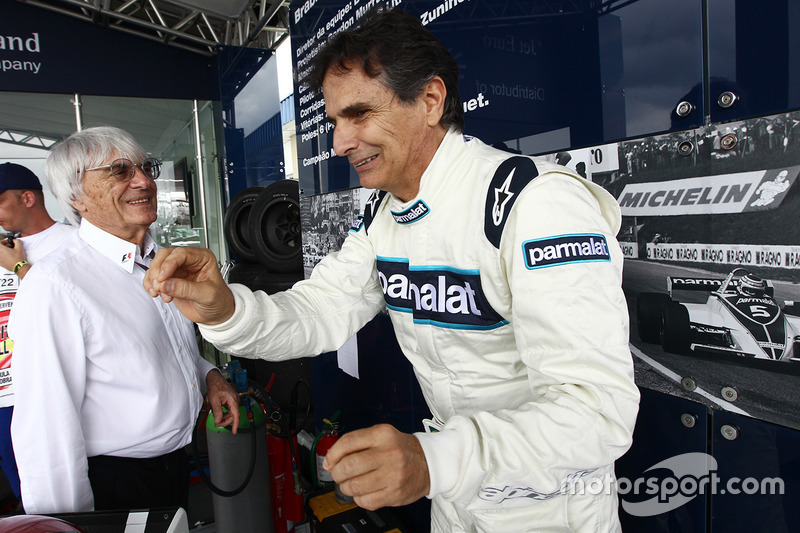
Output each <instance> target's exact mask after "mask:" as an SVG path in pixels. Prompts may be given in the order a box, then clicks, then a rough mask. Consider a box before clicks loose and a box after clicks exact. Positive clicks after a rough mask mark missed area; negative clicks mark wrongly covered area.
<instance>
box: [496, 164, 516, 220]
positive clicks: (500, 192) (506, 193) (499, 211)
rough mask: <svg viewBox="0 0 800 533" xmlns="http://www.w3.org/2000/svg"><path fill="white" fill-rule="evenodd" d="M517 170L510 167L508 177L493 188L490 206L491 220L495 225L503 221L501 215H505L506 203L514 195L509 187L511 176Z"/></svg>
mask: <svg viewBox="0 0 800 533" xmlns="http://www.w3.org/2000/svg"><path fill="white" fill-rule="evenodd" d="M515 170H517V169H516V168H512V169H511V172H509V174H508V177H507V178H506V179H505V181H504V182H503V184H502V185H500V187H497V188H495V190H494V205H493V206H492V222H494V225H495V226H499V225H500V223H501V222H502V221H503V217H504V216H505V210H506V204H508V202H509V201H510V200H511V198H512V197H513V196H514V193H513V192H511V191H510V190H509V189H510V188H511V178H513V177H514V171H515Z"/></svg>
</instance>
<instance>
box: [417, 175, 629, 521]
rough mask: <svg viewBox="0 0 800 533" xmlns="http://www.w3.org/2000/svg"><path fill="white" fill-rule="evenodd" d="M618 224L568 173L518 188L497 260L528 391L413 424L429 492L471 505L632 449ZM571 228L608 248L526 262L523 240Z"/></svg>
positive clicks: (546, 483) (548, 486)
mask: <svg viewBox="0 0 800 533" xmlns="http://www.w3.org/2000/svg"><path fill="white" fill-rule="evenodd" d="M606 216H608V217H609V218H617V220H618V216H619V215H618V211H617V212H616V213H611V214H610V215H609V214H607V215H606ZM616 226H617V223H616V221H612V223H611V224H610V223H609V221H607V220H606V219H605V218H604V217H603V215H602V213H601V207H600V205H599V204H598V201H597V200H596V199H595V197H594V195H593V194H592V193H591V192H590V191H589V190H588V189H587V188H586V186H584V185H583V184H581V183H580V182H578V181H577V180H576V179H574V178H572V177H567V176H562V175H558V174H545V175H541V176H539V177H537V178H536V179H535V180H534V181H533V182H532V183H531V184H530V185H529V186H528V187H527V188H526V189H525V190H524V191H523V192H522V193H521V194H520V198H519V199H518V201H517V203H516V205H515V206H514V208H513V211H512V213H511V215H510V218H509V221H508V223H507V225H506V228H505V232H504V235H503V240H502V242H501V250H500V261H501V265H502V268H503V270H504V271H505V273H506V277H507V280H506V281H507V283H508V287H509V289H510V292H511V294H512V295H513V298H512V307H511V313H512V317H511V324H512V327H513V328H514V336H515V341H516V345H517V350H518V353H519V357H520V359H521V361H522V363H523V364H524V365H525V366H526V367H527V373H528V384H529V389H530V392H531V399H530V401H528V402H526V403H523V404H522V405H520V406H519V407H517V408H516V409H508V410H498V411H494V412H478V413H476V414H474V415H472V416H470V417H469V418H466V417H463V416H455V417H452V418H451V419H450V420H448V421H447V422H446V424H445V426H444V428H443V430H442V431H441V432H439V433H419V434H416V435H417V438H418V439H419V440H420V442H421V444H422V446H423V449H424V451H425V455H426V459H427V460H428V464H429V468H430V474H431V476H430V477H431V492H430V493H429V495H428V496H429V497H433V496H436V495H438V494H441V495H442V496H443V497H444V498H445V499H446V500H449V501H455V502H459V503H462V504H464V505H468V506H470V507H473V508H475V507H484V506H486V507H489V506H488V502H490V501H492V500H493V501H494V502H495V503H497V502H501V501H502V498H503V497H504V496H503V494H502V492H503V490H504V489H505V490H510V489H524V490H530V491H533V492H535V493H536V494H537V495H539V496H545V495H552V494H557V493H559V491H561V490H563V487H564V484H565V482H568V481H569V480H570V479H574V478H575V477H576V476H580V475H582V474H583V473H584V472H590V471H592V470H593V469H596V468H600V467H604V466H607V465H610V464H612V463H613V462H614V461H615V460H616V459H617V458H618V457H619V456H621V455H622V454H623V453H624V452H625V451H626V450H627V449H628V447H629V446H630V443H631V435H632V432H633V426H634V423H635V420H636V414H637V411H638V400H639V392H638V389H637V388H636V386H635V384H634V380H633V363H632V359H631V355H630V350H629V348H628V311H627V305H626V301H625V296H624V294H623V292H622V288H621V281H622V254H621V250H620V248H619V245H618V244H617V241H616V239H615V235H614V233H615V232H616ZM612 227H614V228H615V229H614V230H612V229H611V228H612ZM573 235H577V236H587V235H601V236H602V237H603V238H604V239H605V241H606V242H607V243H608V249H609V255H610V260H608V261H580V260H571V261H563V262H560V263H559V262H555V263H553V264H552V265H551V266H545V267H541V268H532V265H528V264H526V257H525V246H524V243H526V242H528V241H539V243H546V242H548V240H549V239H555V240H554V241H551V242H556V240H557V239H558V238H560V237H564V236H573ZM596 240H597V239H596ZM534 266H536V265H534ZM510 483H511V485H510ZM518 492H519V491H518Z"/></svg>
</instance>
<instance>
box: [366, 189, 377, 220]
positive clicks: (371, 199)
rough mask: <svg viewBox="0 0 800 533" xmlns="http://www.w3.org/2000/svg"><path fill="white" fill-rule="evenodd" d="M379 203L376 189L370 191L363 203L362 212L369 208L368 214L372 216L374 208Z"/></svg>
mask: <svg viewBox="0 0 800 533" xmlns="http://www.w3.org/2000/svg"><path fill="white" fill-rule="evenodd" d="M379 203H380V198H379V196H378V191H375V192H373V193H372V195H371V196H370V197H369V200H367V203H366V204H365V205H364V212H366V210H367V209H369V214H370V216H374V215H375V209H377V207H378V204H379Z"/></svg>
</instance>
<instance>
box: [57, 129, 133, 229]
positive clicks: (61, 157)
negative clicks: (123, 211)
mask: <svg viewBox="0 0 800 533" xmlns="http://www.w3.org/2000/svg"><path fill="white" fill-rule="evenodd" d="M115 153H116V154H117V155H118V156H119V157H126V158H128V159H130V160H131V161H134V162H137V161H141V160H143V159H144V158H146V157H147V154H146V152H145V151H144V149H143V148H142V147H141V146H140V145H139V143H137V142H136V141H135V140H134V139H133V137H131V135H130V134H129V133H128V132H126V131H125V130H122V129H120V128H114V127H111V126H97V127H93V128H86V129H85V130H82V131H77V132H75V133H73V134H72V135H70V136H69V137H67V138H66V139H64V140H63V141H61V142H59V143H58V144H56V145H55V146H53V148H51V149H50V156H49V157H48V158H47V161H46V162H45V167H44V174H45V178H46V179H47V184H48V185H49V187H50V192H52V193H53V196H55V197H56V200H58V203H59V205H61V209H62V210H63V211H64V213H65V215H66V217H67V220H69V222H70V223H71V224H73V225H75V226H77V225H79V224H80V222H81V216H80V214H79V213H78V211H77V209H75V206H74V205H73V203H74V201H75V200H77V199H78V198H80V197H82V196H84V195H85V194H86V193H85V191H84V189H83V172H84V169H87V168H92V167H97V166H100V165H102V164H103V162H104V161H106V160H107V159H108V158H109V157H111V155H112V154H115Z"/></svg>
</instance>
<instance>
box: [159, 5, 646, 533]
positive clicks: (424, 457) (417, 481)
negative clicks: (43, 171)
mask: <svg viewBox="0 0 800 533" xmlns="http://www.w3.org/2000/svg"><path fill="white" fill-rule="evenodd" d="M364 20H365V21H364V22H363V24H362V25H361V26H360V27H358V28H355V29H348V30H345V31H342V32H340V33H338V34H336V35H335V36H333V37H332V38H331V39H330V40H329V41H328V43H327V44H326V46H325V48H323V49H322V50H321V51H320V52H319V53H318V54H317V55H316V56H315V57H314V59H313V60H312V66H311V73H310V75H309V76H308V77H307V78H306V80H305V81H306V82H307V83H308V84H309V85H310V89H311V90H320V89H321V91H322V94H323V96H324V98H325V110H326V113H327V116H328V120H329V121H330V122H331V123H332V124H334V126H335V129H334V132H333V148H334V150H335V152H336V154H337V155H340V156H343V157H347V159H348V161H349V162H350V164H352V165H353V167H354V168H355V171H356V172H357V173H358V175H359V179H360V182H361V185H362V186H363V187H366V188H369V189H375V190H376V191H375V192H374V193H373V195H372V196H371V197H370V199H369V201H368V202H367V204H366V206H365V209H364V213H363V216H361V217H359V219H358V220H357V221H356V222H355V223H354V225H353V227H352V229H351V231H350V234H349V236H348V238H347V239H346V240H345V242H344V244H343V245H342V248H341V250H340V251H338V252H336V253H333V254H330V255H328V256H327V257H326V258H325V259H323V260H322V261H321V262H320V263H319V264H318V265H317V266H316V267H315V269H314V271H313V273H312V275H311V277H310V279H308V280H304V281H301V282H299V283H297V284H296V285H295V286H294V287H293V288H292V289H290V290H288V291H285V292H282V293H277V294H274V295H267V294H265V293H263V292H252V291H250V290H248V289H247V288H246V287H243V286H241V285H236V284H231V285H227V284H225V282H224V281H223V279H222V277H221V275H220V274H219V270H218V268H217V260H216V258H215V257H214V256H213V254H212V253H211V252H210V251H208V250H199V249H191V250H189V249H172V250H162V251H160V252H159V254H158V255H157V256H156V258H155V259H154V261H153V263H152V268H151V269H150V271H149V272H148V273H147V275H146V276H145V280H144V287H145V289H147V290H148V291H149V293H150V294H151V296H154V297H160V298H161V299H162V301H167V302H174V303H176V304H177V305H178V307H179V308H180V309H181V311H182V312H183V313H184V314H185V316H187V317H188V318H190V319H191V320H193V321H195V322H197V323H199V324H200V331H201V333H202V334H203V336H204V337H205V338H206V339H207V340H210V341H211V342H212V343H214V344H215V345H216V346H217V347H218V348H219V349H221V350H223V351H225V352H227V353H231V354H235V355H238V356H243V357H261V358H264V359H270V360H279V359H288V358H293V357H301V356H308V355H315V354H319V353H323V352H328V351H332V350H336V349H338V348H339V347H340V346H341V345H342V344H343V343H344V342H345V341H346V340H347V339H348V338H350V336H352V335H353V334H354V333H355V332H356V331H358V330H359V329H360V328H361V327H362V326H363V325H364V324H365V323H366V322H367V321H369V320H370V319H371V318H372V317H374V316H375V314H376V313H379V312H381V311H382V310H384V309H386V308H388V313H389V315H390V317H391V319H392V324H393V326H394V331H395V334H396V336H397V340H398V342H399V343H400V346H401V348H402V350H403V352H404V354H405V355H406V357H407V358H408V359H409V361H410V362H411V364H412V365H413V367H414V371H415V374H416V376H417V379H418V380H419V383H420V386H421V389H422V392H423V395H424V396H425V398H426V401H427V403H428V406H429V408H430V410H431V412H432V413H433V415H434V418H433V420H430V421H427V422H426V424H425V426H426V429H428V431H426V432H422V431H420V432H418V433H415V434H413V435H410V434H404V433H401V432H399V431H398V430H396V429H395V428H394V427H392V426H390V425H386V424H381V425H377V426H374V427H370V428H364V429H359V430H355V431H351V432H349V433H346V434H344V435H343V436H342V437H340V438H339V440H338V441H337V443H336V444H335V445H334V446H333V447H332V448H331V449H330V450H329V451H328V453H327V456H326V459H325V465H324V466H325V467H326V468H327V469H329V470H330V471H331V473H332V475H333V479H334V481H336V482H337V483H338V484H339V486H340V489H341V491H342V492H343V493H344V494H347V495H351V496H353V497H354V499H355V502H356V503H357V504H358V505H360V506H361V507H364V508H366V509H377V508H380V507H384V506H399V505H405V504H408V503H411V502H413V501H415V500H417V499H419V498H421V497H425V496H427V497H428V498H431V499H432V507H431V530H432V531H434V532H441V531H454V532H467V531H469V532H474V531H481V532H497V531H528V532H531V531H542V532H544V531H547V532H553V531H580V532H599V531H603V532H610V531H620V524H619V518H618V514H617V507H618V505H617V495H616V489H615V478H614V461H615V460H616V459H617V458H619V457H620V456H621V455H622V454H623V453H624V452H625V451H626V450H627V449H628V447H629V446H630V444H631V438H632V433H633V428H634V424H635V421H636V415H637V412H638V401H639V391H638V389H637V387H636V385H635V384H634V378H633V361H632V358H631V354H630V350H629V347H628V327H629V324H628V311H627V305H626V301H625V296H624V294H623V292H622V287H621V283H622V265H623V256H622V252H621V250H620V248H619V245H618V243H617V241H616V238H615V235H616V234H617V232H618V231H619V228H620V223H621V214H620V209H619V206H618V205H617V203H616V201H615V200H614V198H613V197H612V196H611V195H610V194H608V193H607V192H606V191H605V190H604V189H602V188H601V187H600V186H597V185H595V184H593V183H591V182H589V181H587V180H584V179H583V178H581V177H580V176H578V175H577V174H575V173H574V172H572V171H571V170H569V169H567V168H565V167H563V166H559V165H554V164H549V163H546V162H544V161H540V160H536V159H533V158H530V157H524V156H515V155H511V154H509V153H507V152H504V151H501V150H497V149H495V148H492V147H490V146H487V145H485V144H483V143H482V142H481V141H480V140H478V139H475V138H472V137H470V136H467V135H464V134H463V133H462V132H463V129H464V114H463V107H462V102H461V100H460V98H459V96H458V78H459V76H458V64H457V63H456V61H455V60H454V58H453V57H452V56H451V55H450V54H449V53H448V51H447V50H446V48H445V47H444V46H443V45H442V43H441V42H439V41H438V40H437V39H436V38H435V37H434V36H433V35H432V34H431V33H430V32H429V31H428V30H426V29H425V28H424V27H423V26H422V24H421V23H420V21H419V20H418V19H417V18H416V17H414V16H412V15H409V14H405V13H403V12H401V11H379V12H377V13H374V14H372V15H370V16H369V17H365V19H364ZM375 356H378V355H377V354H376V355H375ZM597 485H599V486H600V487H601V490H591V491H588V490H585V487H589V486H591V487H596V486H597ZM581 487H584V489H583V490H582V489H581Z"/></svg>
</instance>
